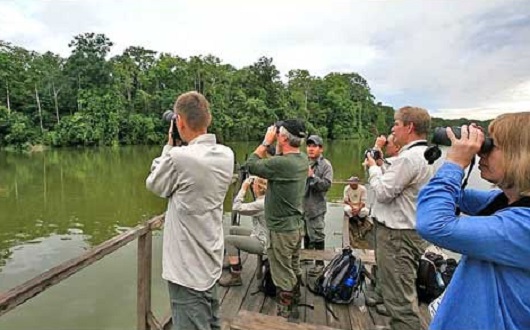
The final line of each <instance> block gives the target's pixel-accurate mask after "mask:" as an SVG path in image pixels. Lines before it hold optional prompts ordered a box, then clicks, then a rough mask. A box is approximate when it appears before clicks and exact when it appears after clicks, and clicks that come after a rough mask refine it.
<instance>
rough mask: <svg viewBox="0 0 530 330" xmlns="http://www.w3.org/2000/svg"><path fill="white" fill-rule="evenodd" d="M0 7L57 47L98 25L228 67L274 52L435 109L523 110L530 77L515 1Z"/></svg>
mask: <svg viewBox="0 0 530 330" xmlns="http://www.w3.org/2000/svg"><path fill="white" fill-rule="evenodd" d="M0 12H2V15H1V16H0V35H1V38H3V39H6V40H8V41H11V42H13V43H15V44H19V45H21V46H24V47H27V48H31V49H35V50H38V51H46V50H52V51H54V52H58V53H60V54H61V55H63V56H68V55H69V49H68V47H67V44H68V42H69V41H70V40H71V39H72V38H73V36H74V35H77V34H79V33H83V32H98V33H105V34H106V35H107V36H108V37H109V38H110V39H111V40H112V41H113V42H114V44H115V46H114V48H113V53H114V54H116V53H120V52H121V51H123V50H124V49H125V48H126V47H128V46H131V45H135V46H143V47H146V48H149V49H152V50H156V51H159V52H170V53H173V54H176V55H179V56H183V57H188V56H191V55H199V54H203V55H204V54H213V55H215V56H218V57H220V58H221V59H222V60H223V61H224V62H225V63H230V64H233V65H235V66H236V67H241V66H246V65H250V64H252V63H253V62H255V61H256V60H257V59H258V58H259V57H260V56H268V57H273V58H274V63H275V64H276V65H277V67H278V68H279V69H280V71H281V73H282V75H285V74H286V73H287V71H288V70H290V69H308V70H309V71H310V72H311V73H312V74H313V75H320V76H322V75H325V74H327V73H329V72H331V71H339V72H351V71H354V72H358V73H360V74H361V75H363V76H364V77H365V78H366V79H367V80H368V82H369V84H370V85H371V87H372V93H373V94H374V95H375V96H376V98H377V99H378V100H380V101H383V102H384V103H389V104H391V105H393V106H395V107H399V106H402V105H404V104H413V105H420V106H425V107H427V108H428V109H430V110H431V111H432V113H433V114H434V115H436V116H458V114H457V113H458V112H459V111H464V110H463V109H468V111H471V110H472V111H479V112H477V116H482V117H487V116H495V115H496V114H497V113H498V112H499V111H508V109H515V110H523V109H524V107H526V109H525V110H530V109H529V108H528V107H527V105H528V103H527V102H528V99H529V97H528V95H526V94H525V95H526V96H524V95H523V96H521V95H519V94H518V93H520V92H518V93H513V91H516V90H517V91H521V87H520V85H521V84H522V83H523V82H526V81H530V61H528V60H527V59H526V57H525V56H523V55H522V54H528V53H530V44H529V43H528V40H529V39H530V3H529V2H526V1H518V0H512V1H501V0H495V1H480V0H475V1H473V0H472V1H465V2H454V1H436V2H434V1H387V2H384V1H371V2H368V1H364V2H360V1H355V2H351V1H345V0H344V1H342V0H336V1H301V0H291V1H280V0H271V1H267V2H249V1H244V0H226V1H213V0H202V1H201V0H198V1H149V2H148V1H133V0H131V1H119V0H114V1H112V0H107V1H103V0H99V1H75V2H70V1H53V2H52V1H46V2H42V1H27V2H23V3H22V5H20V2H18V1H17V2H14V1H11V2H3V3H0ZM6 12H7V13H8V15H4V13H6ZM523 89H524V88H523ZM451 109H453V110H451ZM496 109H498V110H496ZM501 109H502V110H501ZM468 113H469V112H466V115H467V114H468ZM474 115H475V113H474V112H473V113H472V114H471V115H470V116H474ZM475 118H477V119H478V118H479V117H475Z"/></svg>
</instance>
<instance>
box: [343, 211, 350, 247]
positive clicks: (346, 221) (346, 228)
mask: <svg viewBox="0 0 530 330" xmlns="http://www.w3.org/2000/svg"><path fill="white" fill-rule="evenodd" d="M346 246H350V218H349V217H348V216H347V215H346V214H344V216H343V217H342V247H346Z"/></svg>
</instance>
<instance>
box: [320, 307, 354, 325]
mask: <svg viewBox="0 0 530 330" xmlns="http://www.w3.org/2000/svg"><path fill="white" fill-rule="evenodd" d="M326 305H327V309H326V319H327V324H328V326H330V327H332V328H337V329H350V328H351V325H350V313H349V311H348V306H347V305H339V304H332V303H329V302H326ZM331 312H333V314H335V316H336V318H335V317H334V316H333V315H332V314H331Z"/></svg>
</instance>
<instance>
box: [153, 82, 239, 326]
mask: <svg viewBox="0 0 530 330" xmlns="http://www.w3.org/2000/svg"><path fill="white" fill-rule="evenodd" d="M173 111H174V116H173V120H171V124H170V128H169V134H168V144H167V145H166V146H164V149H163V151H162V155H161V156H160V157H158V158H156V159H155V160H154V161H153V164H152V166H151V173H150V174H149V176H148V177H147V180H146V186H147V188H148V189H149V190H151V191H152V192H154V193H155V194H157V195H159V196H161V197H164V198H167V199H168V207H167V212H166V217H165V225H164V238H163V250H162V277H163V278H164V279H165V280H167V281H168V285H169V296H170V301H171V310H172V316H173V329H220V327H221V322H220V319H219V298H218V294H217V290H218V286H217V280H218V279H219V277H220V276H221V273H222V262H223V250H224V246H223V226H222V220H223V201H224V198H225V195H226V192H227V191H228V187H229V185H230V182H231V180H232V175H233V172H234V153H233V152H232V150H231V149H230V148H228V147H226V146H223V145H220V144H216V139H215V135H213V134H208V133H207V128H208V126H210V123H211V119H212V118H211V113H210V109H209V103H208V101H207V100H206V98H205V97H204V96H203V95H201V94H200V93H197V92H188V93H185V94H182V95H180V96H179V97H178V98H177V100H176V102H175V105H174V107H173ZM175 129H176V130H178V132H179V135H180V138H181V139H182V140H183V142H185V143H187V145H186V146H182V147H173V143H174V142H173V141H174V139H173V137H174V134H173V132H174V130H175Z"/></svg>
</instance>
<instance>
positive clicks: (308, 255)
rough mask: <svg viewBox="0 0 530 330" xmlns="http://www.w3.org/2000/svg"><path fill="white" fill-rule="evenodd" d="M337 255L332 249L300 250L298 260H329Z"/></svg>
mask: <svg viewBox="0 0 530 330" xmlns="http://www.w3.org/2000/svg"><path fill="white" fill-rule="evenodd" d="M336 255H337V252H335V251H334V250H306V249H302V250H300V260H327V261H329V260H331V259H333V258H334V257H335V256H336Z"/></svg>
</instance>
